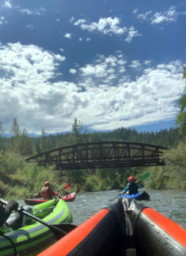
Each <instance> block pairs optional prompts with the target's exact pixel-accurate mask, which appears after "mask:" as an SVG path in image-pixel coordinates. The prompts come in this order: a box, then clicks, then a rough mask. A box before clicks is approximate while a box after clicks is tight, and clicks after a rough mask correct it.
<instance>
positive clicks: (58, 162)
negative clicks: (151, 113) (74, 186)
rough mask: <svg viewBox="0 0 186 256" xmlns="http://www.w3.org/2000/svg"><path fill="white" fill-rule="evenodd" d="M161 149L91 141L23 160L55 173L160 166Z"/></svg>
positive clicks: (127, 143)
mask: <svg viewBox="0 0 186 256" xmlns="http://www.w3.org/2000/svg"><path fill="white" fill-rule="evenodd" d="M164 150H165V148H164V147H160V146H155V145H150V144H142V143H132V142H113V141H110V142H95V143H84V144H77V145H71V146H67V147H61V148H57V149H53V150H50V151H47V152H44V153H42V154H38V155H35V156H32V157H29V158H27V161H29V162H30V161H36V162H37V163H38V164H39V165H42V166H48V165H52V166H53V167H54V169H55V170H69V169H90V168H116V167H132V166H155V165H164V164H165V163H164V161H163V159H162V154H163V151H164Z"/></svg>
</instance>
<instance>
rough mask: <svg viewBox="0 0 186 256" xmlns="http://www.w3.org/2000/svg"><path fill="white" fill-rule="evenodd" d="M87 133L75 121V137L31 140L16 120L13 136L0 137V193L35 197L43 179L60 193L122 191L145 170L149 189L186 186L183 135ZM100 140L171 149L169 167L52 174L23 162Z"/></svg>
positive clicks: (174, 131)
mask: <svg viewBox="0 0 186 256" xmlns="http://www.w3.org/2000/svg"><path fill="white" fill-rule="evenodd" d="M83 130H84V129H83V127H82V125H80V123H79V122H78V121H77V120H76V119H75V120H74V123H73V124H72V131H71V133H68V134H56V135H55V134H53V135H47V134H46V132H45V131H44V130H42V131H41V135H40V136H38V137H30V136H29V135H28V133H27V131H26V130H25V129H21V128H20V126H19V124H18V122H17V120H16V119H14V120H13V122H12V127H11V137H4V136H3V134H2V135H1V137H0V150H1V154H0V174H1V181H0V182H1V186H0V187H1V189H0V195H1V196H4V197H5V196H6V197H11V196H15V197H18V198H22V197H25V196H26V195H29V194H33V193H37V192H38V190H39V189H40V187H41V186H42V185H43V182H44V181H45V180H50V181H51V183H52V184H53V186H54V189H55V190H60V189H61V188H62V186H63V184H65V183H66V182H71V183H72V184H73V188H72V189H73V190H76V191H98V190H110V189H122V188H123V187H124V185H125V182H126V178H127V177H128V176H129V175H131V174H132V175H134V176H135V177H136V178H138V177H140V175H142V174H143V173H144V172H145V171H147V170H148V171H150V172H151V176H150V178H149V179H147V180H145V181H144V185H145V187H147V188H186V182H184V181H182V178H183V177H185V173H186V171H185V170H186V169H185V168H186V163H185V161H184V156H185V155H186V146H185V140H184V135H181V134H180V133H179V130H178V129H170V130H162V131H160V132H157V133H153V132H152V133H145V132H144V133H138V132H137V131H135V130H130V129H125V128H120V129H117V130H114V131H112V132H96V133H88V132H86V133H85V132H82V131H83ZM99 141H125V142H126V141H128V142H137V143H146V144H153V145H158V146H163V147H166V148H168V149H169V150H167V151H166V153H165V156H164V157H165V161H166V163H167V165H166V166H164V167H150V168H143V167H140V168H135V167H133V168H115V169H114V168H113V169H87V170H68V171H65V170H63V171H53V170H52V167H51V168H43V167H42V168H41V167H39V166H37V164H35V163H31V164H30V163H27V162H26V161H25V159H26V158H27V157H29V156H32V155H34V154H38V153H41V152H45V151H48V150H51V149H55V148H59V147H64V146H68V145H72V144H78V143H86V142H99ZM175 165H176V166H177V167H176V168H175ZM178 174H179V175H178ZM184 180H186V179H185V178H184Z"/></svg>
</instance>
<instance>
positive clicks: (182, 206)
mask: <svg viewBox="0 0 186 256" xmlns="http://www.w3.org/2000/svg"><path fill="white" fill-rule="evenodd" d="M146 192H147V193H149V195H150V197H151V200H150V201H141V202H142V203H143V204H145V205H147V206H149V207H151V208H153V209H154V210H156V211H158V212H160V213H162V214H163V215H165V216H166V217H168V218H170V219H172V220H173V221H175V222H177V223H178V224H180V225H181V226H182V227H183V228H185V229H186V191H181V190H146ZM117 194H118V192H116V191H104V192H91V193H90V192H89V193H79V194H77V197H76V199H75V201H73V202H69V203H68V205H69V207H70V209H71V211H72V214H73V223H74V224H76V225H79V224H81V223H82V222H83V221H84V220H86V219H87V218H89V217H90V216H92V215H93V214H95V213H96V212H98V211H99V210H100V209H102V208H104V207H105V206H108V205H110V204H111V203H113V202H116V201H117V198H116V199H114V200H111V199H113V198H114V197H115V196H117Z"/></svg>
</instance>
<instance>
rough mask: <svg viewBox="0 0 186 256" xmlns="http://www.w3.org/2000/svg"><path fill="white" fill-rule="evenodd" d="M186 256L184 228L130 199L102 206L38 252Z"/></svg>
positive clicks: (79, 255)
mask: <svg viewBox="0 0 186 256" xmlns="http://www.w3.org/2000/svg"><path fill="white" fill-rule="evenodd" d="M54 255H55V256H65V255H66V256H67V255H68V256H103V255H106V256H128V255H132V256H185V255H186V230H185V229H183V228H182V227H181V226H179V225H178V224H177V223H175V222H174V221H172V220H170V219H168V218H167V217H165V216H164V215H162V214H161V213H159V212H157V211H155V210H153V209H151V208H147V207H145V206H144V205H142V204H140V203H138V202H137V201H135V200H131V199H122V200H119V201H118V202H117V203H115V204H113V205H111V207H109V208H105V209H102V210H101V211H99V212H98V213H97V214H95V215H93V216H92V217H91V218H89V219H88V220H86V221H85V222H84V223H83V224H81V225H80V226H78V227H77V228H75V229H74V230H73V231H71V232H70V233H68V234H67V235H66V236H65V237H63V238H62V239H60V240H59V241H58V242H56V243H55V244H53V245H52V246H51V247H49V248H48V249H46V250H44V251H43V252H42V253H40V254H39V255H38V256H54Z"/></svg>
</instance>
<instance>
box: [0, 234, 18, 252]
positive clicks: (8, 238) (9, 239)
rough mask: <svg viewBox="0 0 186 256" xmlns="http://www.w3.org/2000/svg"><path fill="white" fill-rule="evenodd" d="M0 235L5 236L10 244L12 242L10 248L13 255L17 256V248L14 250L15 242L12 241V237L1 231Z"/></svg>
mask: <svg viewBox="0 0 186 256" xmlns="http://www.w3.org/2000/svg"><path fill="white" fill-rule="evenodd" d="M0 235H1V236H3V237H4V238H6V239H7V240H8V241H9V242H10V243H11V244H12V248H13V250H14V256H17V255H18V254H17V250H16V246H15V243H14V242H13V241H12V239H11V238H10V237H8V236H6V235H4V234H3V233H2V232H1V231H0Z"/></svg>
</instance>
